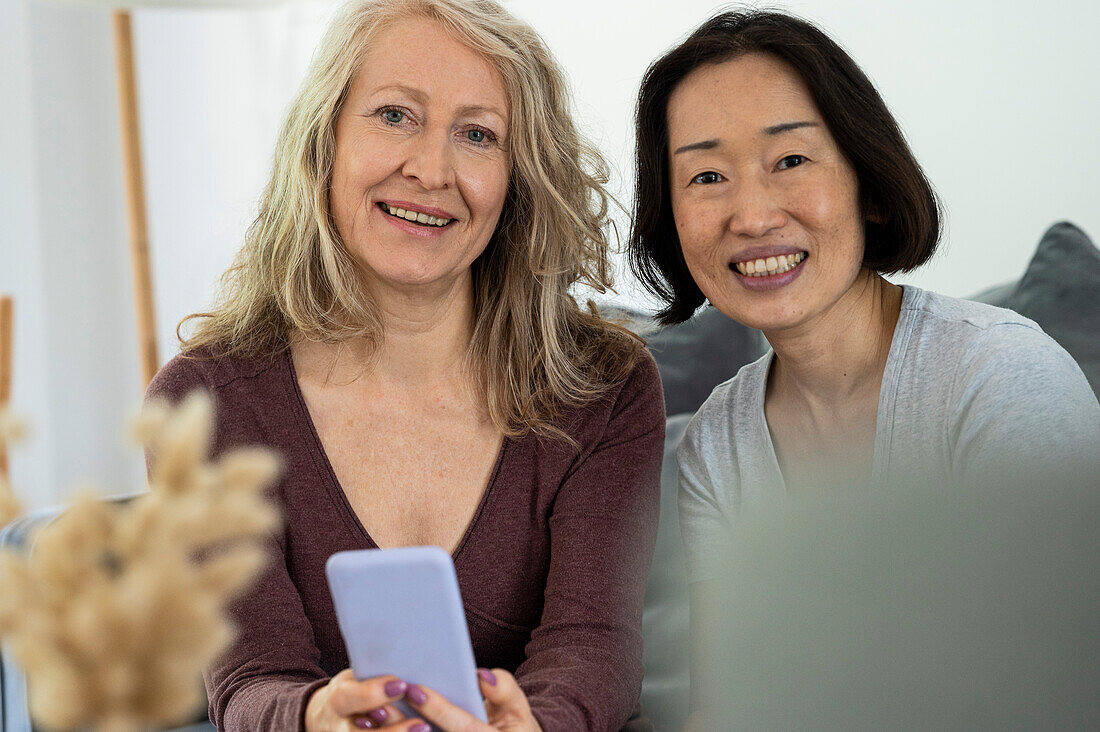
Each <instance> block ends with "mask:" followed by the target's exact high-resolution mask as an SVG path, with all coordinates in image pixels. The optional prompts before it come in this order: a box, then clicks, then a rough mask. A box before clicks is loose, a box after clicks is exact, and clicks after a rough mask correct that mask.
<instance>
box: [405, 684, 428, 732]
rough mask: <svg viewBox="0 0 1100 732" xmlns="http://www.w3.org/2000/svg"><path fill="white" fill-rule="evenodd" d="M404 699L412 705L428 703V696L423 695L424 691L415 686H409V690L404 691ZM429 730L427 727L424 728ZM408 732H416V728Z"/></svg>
mask: <svg viewBox="0 0 1100 732" xmlns="http://www.w3.org/2000/svg"><path fill="white" fill-rule="evenodd" d="M405 698H406V699H408V700H409V701H411V702H412V703H413V704H423V703H424V702H426V701H428V695H427V694H425V693H424V690H423V689H421V688H420V687H419V686H416V685H415V684H409V688H408V689H407V690H406V691H405ZM424 729H425V730H427V729H429V728H428V727H425V728H424ZM409 732H416V727H413V728H412V729H410V730H409Z"/></svg>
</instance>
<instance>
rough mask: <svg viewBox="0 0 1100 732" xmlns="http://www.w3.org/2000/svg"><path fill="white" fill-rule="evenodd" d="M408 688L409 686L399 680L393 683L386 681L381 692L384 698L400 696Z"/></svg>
mask: <svg viewBox="0 0 1100 732" xmlns="http://www.w3.org/2000/svg"><path fill="white" fill-rule="evenodd" d="M408 688H409V685H408V684H406V683H405V682H404V681H402V680H401V679H394V680H393V681H387V682H386V685H385V686H384V687H382V690H383V691H385V692H386V696H401V695H402V694H404V693H405V690H406V689H408Z"/></svg>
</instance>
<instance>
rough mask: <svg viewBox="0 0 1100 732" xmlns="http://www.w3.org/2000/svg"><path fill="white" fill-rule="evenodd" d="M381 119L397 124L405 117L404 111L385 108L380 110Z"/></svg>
mask: <svg viewBox="0 0 1100 732" xmlns="http://www.w3.org/2000/svg"><path fill="white" fill-rule="evenodd" d="M382 119H384V120H386V121H387V122H389V123H390V124H391V125H398V124H401V122H403V121H404V119H405V113H404V112H402V111H401V110H400V109H387V110H385V111H384V112H382Z"/></svg>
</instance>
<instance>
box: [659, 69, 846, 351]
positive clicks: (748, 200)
mask: <svg viewBox="0 0 1100 732" xmlns="http://www.w3.org/2000/svg"><path fill="white" fill-rule="evenodd" d="M668 133H669V157H670V167H669V171H670V178H671V180H670V181H669V182H670V186H671V197H672V211H673V215H674V217H675V219H676V229H677V231H678V232H679V236H680V244H681V247H682V248H683V253H684V259H685V261H686V262H687V266H688V269H689V270H690V271H691V275H692V277H693V278H694V279H695V282H696V284H698V286H699V289H700V290H702V292H703V294H704V295H706V297H707V299H708V300H710V302H711V304H713V305H714V306H715V307H717V308H718V309H719V310H721V311H722V312H723V313H725V314H726V315H728V316H729V317H731V318H734V319H736V320H739V321H741V322H743V323H745V324H747V325H750V326H752V327H755V328H760V329H761V330H764V331H766V332H775V331H779V330H783V329H786V328H791V327H795V326H798V325H801V324H805V323H807V322H810V321H812V319H814V318H815V317H816V316H818V315H821V314H823V313H826V312H827V311H829V310H830V309H831V308H832V307H833V306H834V305H836V304H837V303H838V302H840V301H841V300H843V299H844V298H845V296H846V295H847V294H849V292H850V291H851V290H852V285H853V283H855V282H856V281H857V279H858V278H859V275H860V272H861V263H862V260H863V244H864V242H863V217H862V215H861V213H860V205H859V185H858V181H857V179H856V175H855V172H854V171H853V170H852V167H851V165H850V164H849V163H848V161H847V160H846V159H845V158H844V156H843V154H842V153H841V151H840V149H839V148H838V147H837V144H836V141H834V140H833V137H832V134H831V133H830V132H829V129H828V127H826V126H825V122H824V120H823V119H822V117H821V114H820V113H819V112H818V110H817V107H816V105H815V104H814V102H813V99H812V98H811V96H810V93H809V91H808V90H807V88H806V86H805V84H804V83H803V81H802V79H801V77H800V76H799V75H798V74H797V73H796V72H795V71H794V69H792V68H791V67H790V66H788V65H787V64H786V63H785V62H783V61H780V60H778V59H776V58H775V57H772V56H768V55H763V54H749V55H746V56H742V57H739V58H737V59H735V60H732V61H727V62H724V63H720V64H712V65H708V66H703V67H700V68H698V69H696V70H695V71H693V72H692V73H691V74H690V75H688V77H687V78H685V79H684V80H683V81H682V82H681V83H680V85H679V86H678V87H677V88H676V90H675V91H674V92H673V94H672V97H671V98H670V100H669V106H668Z"/></svg>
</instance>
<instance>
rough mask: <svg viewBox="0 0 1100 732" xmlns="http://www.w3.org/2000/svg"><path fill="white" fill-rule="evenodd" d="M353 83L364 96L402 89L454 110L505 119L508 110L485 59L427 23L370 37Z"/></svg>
mask: <svg viewBox="0 0 1100 732" xmlns="http://www.w3.org/2000/svg"><path fill="white" fill-rule="evenodd" d="M354 83H355V86H357V87H359V88H360V90H361V91H362V92H363V93H367V94H370V93H373V92H375V91H378V90H381V89H384V88H386V87H395V86H403V87H408V88H411V89H416V90H418V91H420V92H422V93H424V94H425V95H427V96H428V97H430V98H432V99H433V100H438V101H451V102H454V103H455V104H456V105H458V106H473V107H493V108H497V109H499V110H501V111H502V112H504V113H505V114H507V113H508V110H509V108H510V106H511V105H510V104H509V100H508V95H507V93H506V92H505V88H504V79H503V78H502V77H501V74H500V71H498V70H497V68H496V67H495V66H494V65H493V64H492V63H491V62H490V61H489V59H487V58H486V57H485V56H484V55H482V54H481V53H479V52H477V51H475V50H474V49H472V48H470V47H469V46H468V45H466V44H465V43H463V42H462V41H461V40H459V39H458V38H456V37H455V36H454V34H452V33H451V32H449V31H448V30H447V29H446V28H444V27H443V26H442V25H441V24H440V23H439V22H437V21H435V20H432V19H430V18H419V17H414V18H404V19H401V20H397V21H394V22H392V23H390V24H388V25H386V26H385V27H383V28H381V29H379V30H378V32H377V33H375V34H373V36H372V37H371V39H370V41H369V47H368V48H367V49H366V52H365V53H364V54H363V59H362V64H361V65H360V67H359V71H358V73H357V74H356V77H355V82H354Z"/></svg>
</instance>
